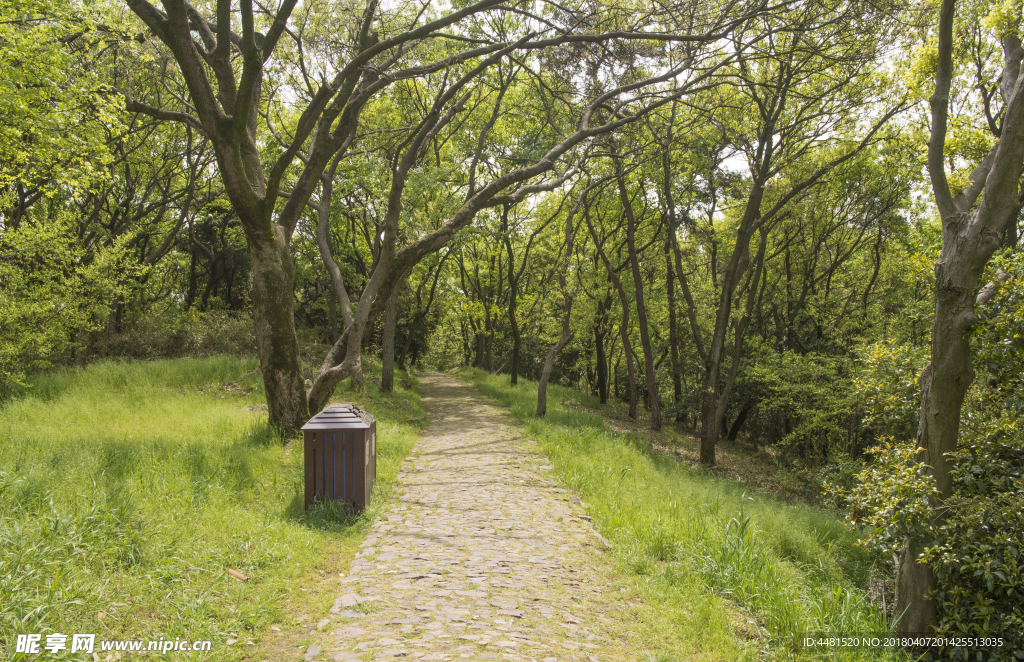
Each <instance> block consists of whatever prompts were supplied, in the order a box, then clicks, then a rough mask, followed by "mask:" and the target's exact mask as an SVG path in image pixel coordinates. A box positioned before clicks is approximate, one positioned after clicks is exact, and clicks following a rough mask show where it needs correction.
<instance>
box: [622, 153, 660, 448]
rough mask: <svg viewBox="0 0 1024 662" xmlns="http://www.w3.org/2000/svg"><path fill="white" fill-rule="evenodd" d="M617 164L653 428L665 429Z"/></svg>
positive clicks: (632, 221)
mask: <svg viewBox="0 0 1024 662" xmlns="http://www.w3.org/2000/svg"><path fill="white" fill-rule="evenodd" d="M612 160H613V161H614V165H615V179H616V181H617V182H618V185H619V199H620V200H621V201H622V210H623V212H624V213H625V214H626V245H627V246H628V248H629V265H630V268H631V270H632V272H633V289H634V290H635V292H636V321H637V326H639V327H640V346H641V347H642V348H643V352H644V376H645V377H646V380H647V399H648V400H649V406H650V409H651V424H650V426H651V429H652V430H660V429H661V404H660V403H659V402H658V379H657V375H656V374H655V371H654V352H653V351H652V350H651V337H650V333H649V331H648V329H647V306H646V305H645V303H644V284H643V278H642V277H641V274H640V260H639V258H638V257H637V253H636V218H635V217H634V215H633V204H632V202H630V199H629V192H628V191H627V190H626V178H625V175H624V174H623V172H622V163H621V162H620V161H619V159H618V158H617V157H612Z"/></svg>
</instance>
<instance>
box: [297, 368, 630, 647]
mask: <svg viewBox="0 0 1024 662" xmlns="http://www.w3.org/2000/svg"><path fill="white" fill-rule="evenodd" d="M419 380H420V387H421V388H420V393H421V396H422V399H423V402H424V404H425V406H426V408H427V410H428V412H429V413H430V426H429V427H428V428H427V429H426V430H425V431H424V432H423V435H422V437H421V439H420V440H419V442H418V443H417V445H416V448H415V449H414V450H413V452H412V454H411V455H410V456H409V458H408V459H407V460H406V463H405V464H404V465H403V466H402V471H401V472H400V473H399V476H398V486H397V487H398V489H397V491H396V497H395V498H394V500H393V501H392V502H391V504H389V505H388V506H387V507H386V509H385V512H384V513H383V514H382V517H381V518H380V519H379V520H378V521H377V522H376V523H375V524H374V525H373V526H372V529H371V531H370V534H369V537H368V538H367V539H366V541H365V542H364V543H363V544H362V551H361V552H360V553H359V554H358V555H357V558H356V559H355V561H354V562H353V563H352V568H351V571H350V573H349V576H348V577H346V578H345V579H344V582H345V583H346V584H347V592H346V593H345V594H344V595H342V596H341V597H340V598H338V600H337V601H336V602H335V605H334V608H333V609H332V610H331V611H332V612H334V613H335V614H336V615H337V616H338V618H336V619H334V620H333V622H332V623H331V626H332V627H336V626H339V627H338V628H337V630H336V631H335V634H334V640H335V646H333V647H331V648H330V650H328V651H324V654H323V655H322V657H327V658H328V659H329V658H330V657H333V659H334V660H337V661H342V660H371V659H387V658H396V657H402V658H404V659H414V660H463V659H466V660H521V661H524V662H526V661H531V662H569V661H587V662H598V661H600V662H606V661H608V662H610V661H612V660H627V659H628V660H632V659H635V655H636V651H632V655H630V652H629V651H628V650H627V647H626V646H625V643H624V641H623V639H624V637H623V636H622V628H623V627H624V626H626V627H628V625H626V623H624V622H623V619H624V617H625V614H624V612H623V609H622V607H623V605H622V604H621V600H622V598H620V597H618V594H617V593H616V591H615V589H614V587H612V586H611V585H610V581H611V580H610V576H611V575H612V573H611V572H610V571H611V567H610V566H611V560H610V559H609V558H608V555H606V554H602V553H601V552H600V551H599V550H600V549H601V547H602V545H603V542H602V539H601V537H600V536H599V535H598V534H597V532H596V531H595V530H594V529H593V527H592V526H591V524H590V521H589V518H588V517H587V516H586V514H585V512H584V510H583V508H582V505H581V504H580V503H579V500H578V499H576V498H575V497H572V496H570V495H569V493H568V492H567V491H566V490H565V489H560V488H558V487H557V485H556V483H555V481H554V480H553V478H552V475H551V472H550V469H551V467H550V466H549V465H547V461H546V458H545V457H544V456H543V455H542V454H541V453H540V452H539V450H538V448H537V444H536V442H535V441H533V440H530V439H527V438H525V437H524V436H523V430H522V427H521V426H520V425H518V424H516V423H514V422H513V421H512V419H511V418H510V416H509V415H508V414H507V413H506V412H505V411H504V410H503V409H502V408H501V407H499V406H496V405H495V404H493V403H492V402H491V401H489V400H488V399H487V398H485V397H484V396H483V395H481V394H480V393H479V392H477V390H476V389H475V388H473V387H472V386H470V385H469V384H465V383H463V382H460V381H458V380H456V379H455V378H453V377H450V376H448V375H442V374H423V375H420V376H419ZM609 616H614V617H615V618H609ZM313 652H314V655H309V654H308V653H307V659H312V658H313V657H315V656H316V654H317V653H319V651H313Z"/></svg>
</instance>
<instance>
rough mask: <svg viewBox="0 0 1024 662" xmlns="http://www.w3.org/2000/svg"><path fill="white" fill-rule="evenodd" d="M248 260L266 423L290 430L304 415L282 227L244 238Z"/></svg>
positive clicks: (288, 433) (288, 261) (306, 413)
mask: <svg viewBox="0 0 1024 662" xmlns="http://www.w3.org/2000/svg"><path fill="white" fill-rule="evenodd" d="M249 258H250V261H251V263H252V292H253V301H252V306H253V320H254V328H255V332H256V345H257V349H258V353H259V359H260V369H261V370H262V372H263V383H264V386H265V388H266V393H267V408H268V410H269V413H270V424H271V425H273V426H274V427H276V428H278V429H279V430H281V432H282V433H283V434H284V435H286V436H291V435H294V434H295V433H296V432H297V431H298V429H299V427H300V426H302V425H303V424H304V423H305V422H306V420H307V419H308V418H309V406H308V404H307V402H306V393H305V390H304V385H303V379H302V368H301V366H300V365H299V342H298V337H297V336H296V335H295V315H294V313H293V312H292V309H293V306H294V303H293V301H294V297H295V294H294V292H295V289H294V281H295V268H294V266H293V265H292V259H291V255H290V254H289V251H288V243H287V241H286V240H285V237H284V232H283V231H282V230H281V229H280V228H279V227H277V226H274V236H273V237H272V238H267V239H264V240H262V241H249Z"/></svg>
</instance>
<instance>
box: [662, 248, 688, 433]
mask: <svg viewBox="0 0 1024 662" xmlns="http://www.w3.org/2000/svg"><path fill="white" fill-rule="evenodd" d="M669 236H670V237H671V229H670V230H669ZM669 250H670V249H669V245H668V243H666V244H665V267H666V269H665V294H666V296H667V298H668V347H669V360H670V361H671V363H670V365H671V367H672V403H673V404H674V405H675V409H676V415H675V419H676V422H677V423H678V422H682V421H683V418H684V416H683V383H682V379H681V377H680V374H679V373H680V369H679V326H678V323H677V322H676V291H675V289H676V288H675V282H674V281H675V278H674V277H673V274H672V255H671V253H670V252H669Z"/></svg>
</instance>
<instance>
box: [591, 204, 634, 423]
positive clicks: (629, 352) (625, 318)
mask: <svg viewBox="0 0 1024 662" xmlns="http://www.w3.org/2000/svg"><path fill="white" fill-rule="evenodd" d="M583 219H584V221H585V222H586V224H587V230H589V231H590V236H591V238H592V239H593V240H594V246H595V248H597V253H598V255H600V256H601V261H602V262H604V267H605V270H606V271H607V272H608V279H609V280H611V282H612V285H613V286H614V287H615V291H616V293H618V295H619V303H620V304H621V305H622V326H621V327H620V333H621V335H622V351H623V353H624V354H625V356H626V374H627V375H628V377H629V417H630V418H632V419H633V420H636V405H637V401H638V400H639V393H638V391H637V388H636V371H635V369H634V367H633V347H632V345H630V344H629V298H628V297H627V296H626V289H625V288H624V287H623V286H622V281H621V280H620V279H619V276H618V274H616V273H615V269H614V268H612V263H611V261H610V260H609V259H608V255H607V254H606V253H605V250H604V248H603V246H602V245H601V242H600V241H598V238H597V232H595V231H594V226H593V225H592V224H591V222H590V210H589V209H587V210H585V211H584V213H583ZM618 382H619V376H618V374H617V373H616V375H615V386H616V395H617V394H618Z"/></svg>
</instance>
